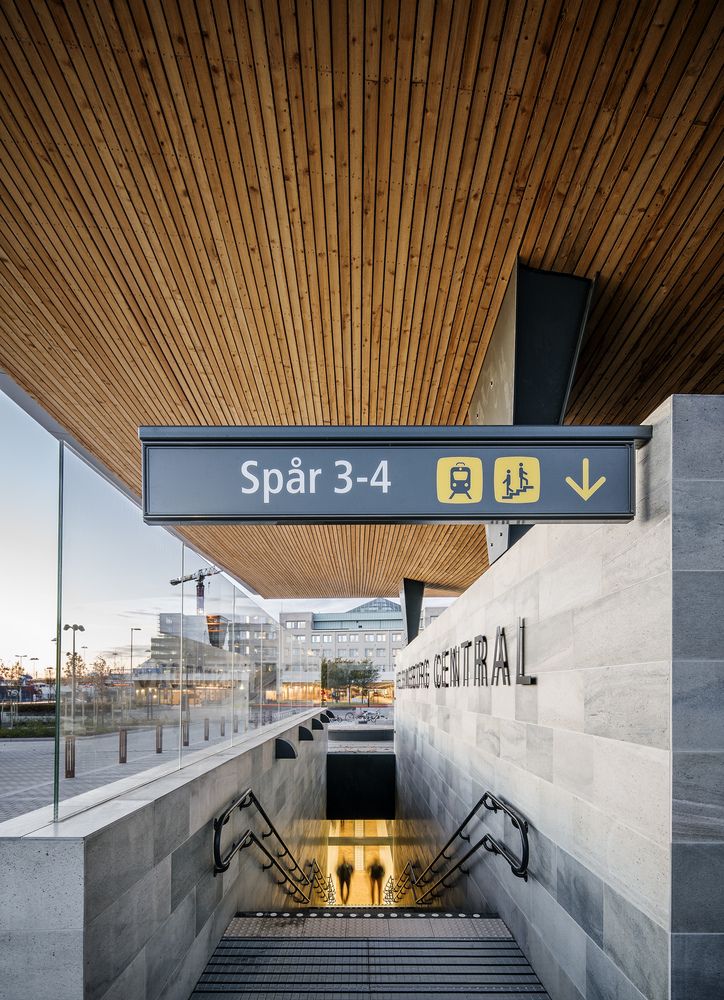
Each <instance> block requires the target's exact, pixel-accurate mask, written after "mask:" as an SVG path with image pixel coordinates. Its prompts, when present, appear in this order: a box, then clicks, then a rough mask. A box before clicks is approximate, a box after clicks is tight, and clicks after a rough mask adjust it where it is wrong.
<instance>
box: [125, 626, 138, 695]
mask: <svg viewBox="0 0 724 1000" xmlns="http://www.w3.org/2000/svg"><path fill="white" fill-rule="evenodd" d="M140 631H141V629H140V628H139V627H138V626H132V627H131V687H130V689H129V692H128V708H129V712H130V708H131V691H132V690H133V633H134V632H140Z"/></svg>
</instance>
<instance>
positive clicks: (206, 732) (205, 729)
mask: <svg viewBox="0 0 724 1000" xmlns="http://www.w3.org/2000/svg"><path fill="white" fill-rule="evenodd" d="M208 738H209V720H208V719H204V739H205V740H208Z"/></svg>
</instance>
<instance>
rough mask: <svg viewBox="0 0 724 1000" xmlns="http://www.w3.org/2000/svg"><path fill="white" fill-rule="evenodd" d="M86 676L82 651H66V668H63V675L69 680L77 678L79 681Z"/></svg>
mask: <svg viewBox="0 0 724 1000" xmlns="http://www.w3.org/2000/svg"><path fill="white" fill-rule="evenodd" d="M84 676H85V660H84V659H83V657H82V656H81V655H80V653H76V654H75V655H73V653H66V654H65V669H64V670H63V677H64V678H65V679H66V680H67V681H72V680H73V678H75V680H76V681H79V680H80V679H81V678H82V677H84Z"/></svg>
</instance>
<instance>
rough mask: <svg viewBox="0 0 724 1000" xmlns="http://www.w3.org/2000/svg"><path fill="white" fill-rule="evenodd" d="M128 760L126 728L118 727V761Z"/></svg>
mask: <svg viewBox="0 0 724 1000" xmlns="http://www.w3.org/2000/svg"><path fill="white" fill-rule="evenodd" d="M127 762H128V730H127V729H119V730H118V763H119V764H126V763H127Z"/></svg>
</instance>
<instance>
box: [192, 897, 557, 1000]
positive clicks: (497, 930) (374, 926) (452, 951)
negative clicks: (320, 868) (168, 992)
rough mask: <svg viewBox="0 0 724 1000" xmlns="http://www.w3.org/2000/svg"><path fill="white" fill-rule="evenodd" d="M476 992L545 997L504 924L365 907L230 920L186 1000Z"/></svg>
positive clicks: (494, 997)
mask: <svg viewBox="0 0 724 1000" xmlns="http://www.w3.org/2000/svg"><path fill="white" fill-rule="evenodd" d="M285 914H286V915H285ZM405 914H407V915H406V916H405ZM478 996H480V997H486V998H487V1000H498V998H499V1000H503V998H505V1000H511V997H513V996H526V997H537V998H538V1000H545V998H547V996H548V995H547V993H546V992H545V990H544V989H543V987H542V986H541V984H540V982H539V980H538V978H537V976H536V975H535V973H534V972H533V970H532V969H531V967H530V965H529V963H528V961H527V959H526V957H525V956H524V955H523V953H522V952H521V950H520V948H519V947H518V945H517V943H516V941H515V939H514V938H513V936H512V935H511V933H510V931H509V930H508V928H507V927H506V926H505V924H504V923H503V921H502V920H499V919H497V918H491V917H483V916H478V917H475V916H472V915H470V914H454V915H453V913H452V912H451V913H450V914H449V915H446V914H445V913H442V912H441V913H437V914H430V913H424V914H418V913H416V912H415V911H405V910H398V911H397V912H396V913H393V912H391V910H390V908H386V907H379V908H373V907H369V908H367V909H365V910H362V911H360V912H359V914H358V915H353V914H351V913H349V912H348V911H347V912H345V910H342V909H337V910H326V911H325V910H317V911H309V910H303V911H294V910H289V911H282V912H281V913H280V912H272V913H264V912H259V913H254V914H249V915H241V916H238V917H236V918H234V920H232V921H231V924H230V925H229V928H228V929H227V932H226V934H225V935H224V937H223V938H222V939H221V941H220V943H219V946H218V947H217V948H216V950H215V951H214V954H213V955H212V956H211V959H210V960H209V963H208V965H207V967H206V969H205V970H204V973H203V975H202V976H201V978H200V979H199V982H198V984H197V986H196V989H195V990H194V992H193V994H192V1000H220V998H223V1000H236V998H238V1000H242V998H247V1000H248V998H252V997H253V998H255V1000H312V998H316V997H319V998H323V1000H344V998H354V997H360V998H362V997H365V998H367V1000H392V998H394V1000H406V998H412V997H417V998H419V997H431V998H433V997H434V998H435V1000H446V998H447V1000H449V998H453V997H454V998H456V1000H460V998H461V997H478Z"/></svg>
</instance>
